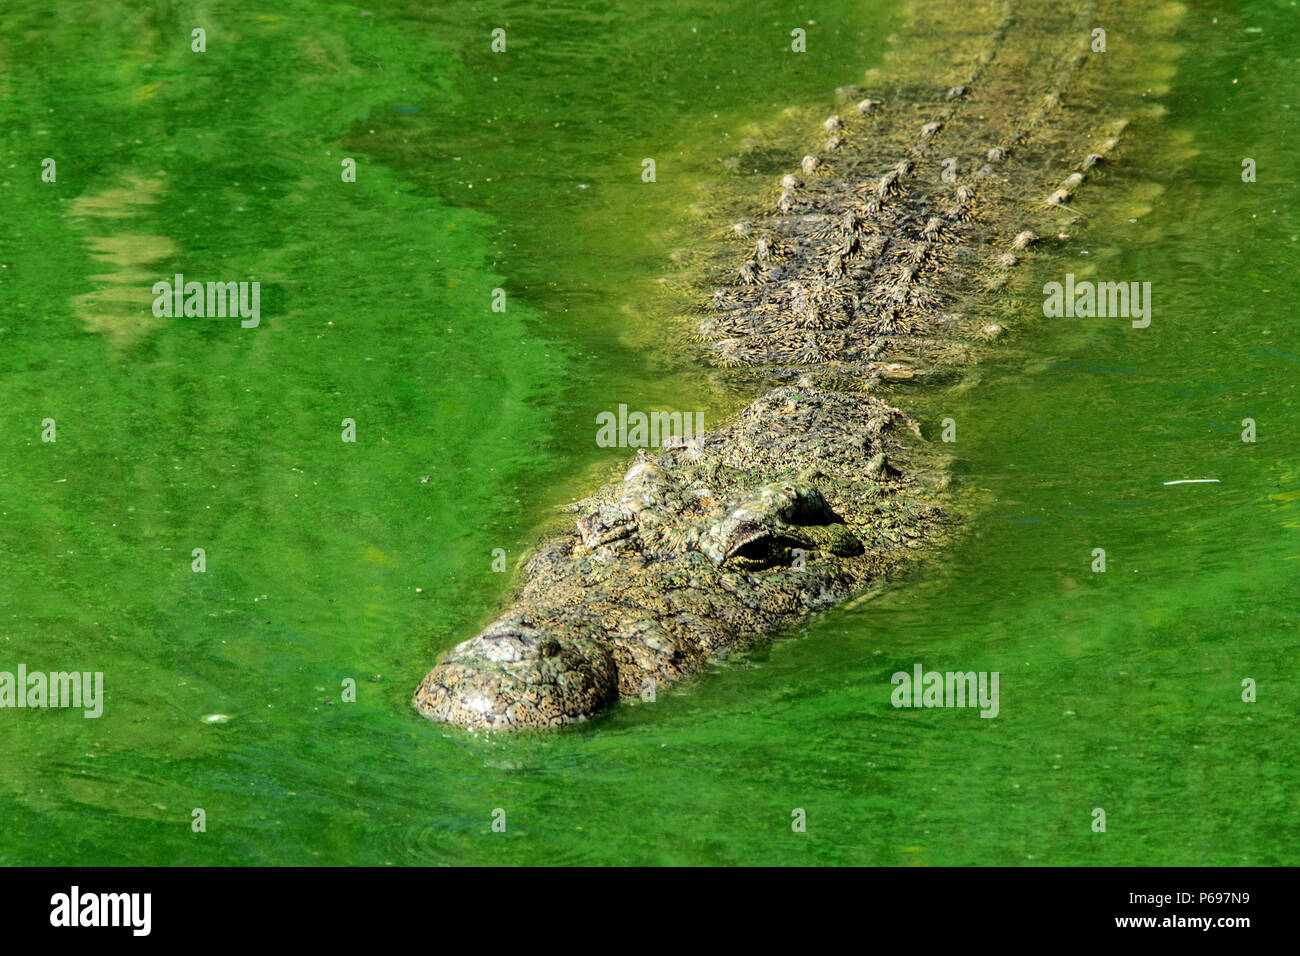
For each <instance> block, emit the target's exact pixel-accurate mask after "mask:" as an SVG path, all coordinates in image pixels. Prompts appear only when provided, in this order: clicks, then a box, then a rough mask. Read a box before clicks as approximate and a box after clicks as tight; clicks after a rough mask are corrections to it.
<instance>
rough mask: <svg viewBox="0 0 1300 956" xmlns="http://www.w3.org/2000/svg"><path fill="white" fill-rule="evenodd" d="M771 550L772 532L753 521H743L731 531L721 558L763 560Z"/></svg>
mask: <svg viewBox="0 0 1300 956" xmlns="http://www.w3.org/2000/svg"><path fill="white" fill-rule="evenodd" d="M771 552H772V532H770V531H768V530H767V528H765V527H763V526H762V525H761V524H758V523H757V522H755V521H743V522H741V523H740V524H739V525H737V526H736V529H735V530H734V531H732V532H731V537H730V538H729V539H728V540H727V549H726V552H725V555H724V557H723V560H724V561H726V560H728V559H730V558H748V559H750V560H751V561H753V560H759V561H761V560H763V559H765V558H767V557H769V556H770V555H771Z"/></svg>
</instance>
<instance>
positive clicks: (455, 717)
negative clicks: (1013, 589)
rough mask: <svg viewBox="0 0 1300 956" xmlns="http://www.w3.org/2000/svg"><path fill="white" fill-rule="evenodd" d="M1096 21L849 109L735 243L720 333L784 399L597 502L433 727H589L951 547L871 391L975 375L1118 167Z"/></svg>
mask: <svg viewBox="0 0 1300 956" xmlns="http://www.w3.org/2000/svg"><path fill="white" fill-rule="evenodd" d="M1098 6H1103V5H1102V4H1091V5H1084V7H1085V8H1084V9H1081V10H1079V11H1077V12H1062V11H1060V10H1059V9H1057V5H1055V4H1050V3H1046V2H1029V3H1024V4H1014V3H991V2H984V3H980V2H975V3H968V4H964V5H963V13H962V21H961V23H960V24H958V25H949V26H948V27H947V28H946V29H939V30H938V32H935V31H933V30H931V31H929V32H925V33H919V32H918V33H917V34H916V35H915V36H913V37H909V38H908V40H907V41H906V43H907V44H908V46H907V49H909V50H910V49H913V48H914V47H915V48H919V50H918V53H919V57H920V62H917V63H916V64H915V71H916V72H917V73H922V74H923V75H924V77H925V79H924V80H921V79H919V78H917V79H912V78H910V77H908V76H907V74H906V71H905V70H903V69H900V70H899V71H898V73H899V74H900V76H899V79H898V84H897V86H896V87H895V88H894V90H893V92H892V93H890V92H888V91H887V90H883V89H882V90H877V89H875V88H872V89H856V88H850V89H847V90H845V91H843V93H842V94H841V95H842V97H843V98H845V99H847V100H848V101H850V102H852V101H853V100H856V101H857V105H856V108H854V107H852V106H847V107H846V109H845V110H844V115H839V114H837V115H834V116H832V117H830V118H829V119H827V120H826V122H825V123H824V124H823V126H824V133H829V134H830V138H829V139H828V140H826V141H825V143H824V148H823V149H821V150H820V151H819V152H818V153H810V154H808V155H806V156H804V157H803V159H802V161H801V162H799V167H800V169H801V172H800V173H790V174H788V175H786V176H785V177H784V178H783V179H781V181H780V186H779V188H780V193H779V196H778V197H777V199H776V200H775V203H774V205H775V212H773V213H772V214H770V215H767V216H763V217H760V218H757V219H753V220H749V221H746V222H744V223H740V224H737V228H736V230H735V233H736V236H737V237H738V238H739V240H740V241H743V242H745V243H746V246H747V248H746V250H745V252H744V253H743V254H742V255H743V261H742V263H741V265H740V266H739V267H736V268H735V269H734V271H733V272H732V274H731V276H730V284H729V285H727V286H725V287H723V288H719V289H717V290H716V291H715V292H714V293H713V294H712V296H711V297H709V304H708V311H709V313H710V314H709V315H708V317H706V318H705V319H704V320H703V322H702V323H701V324H700V327H699V330H698V331H699V334H700V336H702V337H703V338H705V339H709V340H711V346H710V348H711V354H712V356H713V358H714V359H715V361H716V362H717V363H718V364H721V365H732V366H748V367H752V368H753V370H754V373H755V377H756V379H758V380H763V379H766V380H767V381H768V383H769V385H768V387H769V389H770V390H768V391H766V392H765V393H764V394H762V396H761V397H760V398H758V399H757V400H756V401H755V402H754V403H753V404H752V405H750V406H749V407H748V408H747V409H745V410H744V411H743V412H742V413H741V414H740V415H739V416H738V417H737V418H736V419H735V420H733V421H732V422H730V423H729V424H727V425H726V426H725V427H723V428H720V429H718V430H716V431H712V432H708V433H706V434H705V435H704V436H703V437H702V438H698V439H696V440H695V441H693V442H692V443H690V444H689V445H686V444H682V443H678V444H677V445H676V447H665V448H664V449H663V450H662V451H661V452H659V453H657V454H647V453H645V452H642V453H640V454H639V455H638V458H637V461H636V462H635V463H634V464H633V465H632V467H631V468H630V469H629V471H628V473H627V475H626V477H625V479H624V480H623V482H622V483H620V484H617V485H614V486H611V487H608V488H605V489H603V490H601V491H600V492H598V493H597V494H596V495H594V496H593V497H592V498H590V499H588V500H587V501H585V502H583V503H582V505H581V506H580V512H579V513H580V517H579V518H578V520H577V521H576V523H575V527H574V528H573V529H572V530H571V531H570V532H568V533H567V534H564V535H561V536H559V537H557V538H554V539H552V540H550V541H548V542H546V543H545V544H543V545H542V547H541V548H540V549H539V550H538V552H537V554H536V555H534V557H533V558H532V560H531V562H530V563H529V566H528V569H527V578H526V581H525V582H524V584H523V586H522V588H521V590H520V591H519V593H518V595H517V597H516V600H515V602H514V604H513V606H512V607H511V608H510V609H509V610H508V611H507V612H506V613H505V614H503V615H502V616H501V617H500V618H498V619H497V620H496V621H495V622H494V623H492V624H491V625H490V626H488V627H487V628H485V629H484V630H483V631H482V632H481V633H480V634H478V635H477V636H476V637H474V638H472V639H471V640H468V641H466V642H464V643H462V644H460V645H458V646H457V647H455V648H454V649H453V650H452V651H451V652H449V653H448V654H447V655H446V656H445V657H444V658H443V660H442V661H441V662H440V663H439V664H438V665H437V666H436V667H435V668H434V669H433V670H432V671H431V672H430V673H429V674H428V675H427V676H426V677H425V679H424V681H423V682H422V683H421V684H420V686H419V688H418V690H417V691H416V695H415V703H416V706H417V707H418V709H419V710H420V711H421V712H422V713H423V714H425V715H426V716H428V717H431V718H434V719H437V720H442V721H447V722H451V723H456V724H460V725H464V726H469V727H484V728H492V729H528V728H542V727H553V726H559V725H562V724H566V723H570V722H573V721H578V720H583V719H586V718H588V717H591V716H593V715H595V714H597V713H599V712H600V711H602V710H604V709H606V708H607V707H609V706H610V705H611V704H613V703H614V702H615V701H617V700H618V699H619V698H620V697H631V696H650V694H652V693H653V690H654V688H656V687H658V686H660V685H662V684H665V683H668V682H671V681H674V680H677V679H680V678H681V677H683V676H685V675H687V674H689V673H691V672H692V671H693V670H695V669H697V668H698V667H699V665H700V664H701V663H703V662H704V661H706V660H708V659H710V658H713V657H715V656H718V655H720V654H722V653H724V652H725V651H727V650H729V649H732V648H735V647H737V646H739V645H741V644H743V643H744V642H746V641H749V640H752V639H753V638H755V637H756V636H758V635H762V634H766V633H769V632H771V631H774V630H776V629H778V628H781V627H783V626H787V625H789V624H791V623H793V622H794V621H795V620H797V619H798V618H799V617H800V616H802V615H804V614H806V613H808V612H809V611H813V610H817V609H820V608H824V607H826V606H829V605H831V604H834V603H835V602H837V601H840V600H842V599H843V598H845V597H846V596H848V595H849V594H851V593H853V592H854V591H856V590H858V589H860V588H861V587H862V586H863V585H864V584H866V583H867V582H868V581H870V580H872V579H873V578H875V577H878V576H879V575H881V574H883V573H885V572H886V571H888V570H889V569H891V568H893V567H895V566H897V565H898V564H899V563H900V562H901V561H902V560H903V559H904V558H905V557H906V556H907V555H909V554H910V553H911V552H912V550H914V549H916V548H919V547H920V546H921V545H922V543H923V542H926V541H929V540H932V539H933V538H934V537H935V536H936V535H937V534H939V533H941V530H942V527H943V523H942V512H941V510H940V507H939V506H940V504H941V499H942V495H941V492H942V490H943V488H944V486H945V484H946V479H945V476H944V475H943V474H942V473H941V470H940V469H939V467H938V462H937V457H936V456H935V455H934V454H933V453H931V452H929V451H927V450H926V448H925V446H924V443H923V442H921V441H920V429H919V428H918V427H917V425H916V423H915V422H914V421H912V420H911V419H910V418H909V417H908V416H907V415H906V414H905V413H904V412H903V411H901V410H900V409H898V408H896V407H894V406H893V404H891V403H890V402H886V401H884V400H882V399H881V398H880V397H878V396H877V395H874V394H872V392H873V391H874V390H877V389H879V387H880V386H881V385H882V383H883V384H888V383H891V382H897V381H902V380H908V379H915V378H918V377H924V376H927V375H930V374H932V373H934V372H936V371H940V370H943V369H952V368H955V367H959V366H960V365H961V364H963V363H965V362H967V361H969V353H970V351H971V348H972V347H973V346H974V344H975V343H977V342H979V341H980V340H981V338H988V337H991V336H993V335H995V334H997V333H998V332H1000V331H1001V327H1000V326H998V325H996V324H988V323H985V324H981V323H980V322H978V321H975V320H972V319H969V318H967V317H966V316H965V315H963V312H962V310H965V309H967V308H968V307H969V306H972V305H974V304H978V303H979V302H980V301H981V300H985V299H987V298H988V297H990V296H993V295H996V294H998V293H999V290H1003V289H1005V288H1006V287H1007V286H1008V284H1009V283H1010V282H1011V279H1012V276H1013V274H1014V270H1016V269H1017V267H1018V266H1019V265H1020V264H1021V263H1022V261H1023V257H1024V256H1025V255H1027V254H1029V253H1030V251H1031V250H1032V248H1033V246H1034V245H1035V244H1036V243H1037V242H1038V241H1039V238H1038V237H1039V235H1040V234H1043V235H1050V234H1052V233H1054V232H1059V231H1060V229H1061V228H1062V227H1063V226H1064V225H1065V224H1066V223H1067V222H1068V220H1069V217H1070V216H1071V215H1072V213H1070V211H1069V209H1068V202H1069V201H1070V199H1071V197H1072V196H1073V194H1074V192H1075V191H1076V190H1077V189H1078V188H1079V187H1080V186H1081V185H1082V184H1083V183H1084V182H1085V180H1086V179H1087V178H1089V177H1091V176H1093V175H1094V174H1095V173H1096V172H1097V171H1098V169H1099V167H1100V166H1101V164H1102V163H1103V161H1104V160H1106V159H1108V158H1110V157H1111V155H1112V153H1113V151H1114V149H1115V147H1116V145H1117V137H1118V136H1119V134H1120V133H1121V132H1122V131H1123V129H1124V128H1125V126H1126V125H1127V123H1126V121H1125V119H1124V118H1122V117H1115V116H1103V115H1099V114H1098V113H1097V112H1096V110H1095V108H1085V107H1083V106H1079V107H1075V106H1071V105H1070V103H1071V99H1072V97H1077V98H1078V99H1079V100H1080V101H1081V102H1084V103H1086V102H1087V101H1088V100H1089V98H1093V97H1097V96H1101V95H1105V93H1106V92H1107V90H1108V89H1109V86H1110V85H1113V84H1114V82H1115V81H1114V79H1113V78H1108V77H1106V76H1105V75H1104V74H1103V75H1101V76H1100V77H1094V78H1093V79H1089V75H1090V74H1089V71H1092V72H1093V73H1094V74H1095V73H1096V65H1095V64H1094V63H1092V62H1090V60H1089V57H1090V55H1092V54H1090V53H1089V52H1088V51H1089V42H1090V32H1089V31H1090V26H1091V24H1092V20H1093V17H1094V16H1095V15H1096V12H1097V10H1096V8H1097V7H1098ZM913 7H914V11H913V12H914V15H915V18H916V20H917V22H926V23H929V22H937V23H942V22H943V21H942V19H941V16H942V11H941V10H940V9H939V8H938V5H936V4H934V3H930V2H927V0H918V2H917V3H915V4H914V5H913ZM931 8H935V9H931ZM947 15H948V16H951V14H947ZM927 47H929V48H932V49H931V51H930V52H931V53H935V52H938V53H942V54H943V56H942V57H939V56H928V57H927V56H926V52H927ZM935 64H946V65H943V66H939V67H938V68H937V69H936V67H935ZM909 80H911V82H909ZM867 94H871V96H868V95H867ZM876 95H879V99H875V98H872V96H876ZM773 380H775V382H776V387H775V388H772V387H771V385H772V383H773Z"/></svg>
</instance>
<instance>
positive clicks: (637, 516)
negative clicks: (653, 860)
mask: <svg viewBox="0 0 1300 956" xmlns="http://www.w3.org/2000/svg"><path fill="white" fill-rule="evenodd" d="M685 484H686V485H689V484H690V483H689V482H688V483H685ZM862 550H863V547H862V544H861V542H860V541H859V540H858V539H857V538H856V537H855V536H854V535H853V534H852V532H850V531H849V529H848V528H847V527H846V526H845V525H844V524H843V522H842V521H841V520H840V519H839V518H838V517H837V516H836V515H835V513H834V512H833V511H832V510H831V508H830V506H829V505H828V504H827V503H826V500H825V499H824V498H823V497H822V495H821V493H820V492H819V491H818V490H817V488H816V487H815V486H814V485H813V484H812V483H811V482H810V481H808V480H807V479H801V478H791V479H786V480H779V481H775V482H772V483H769V484H764V485H761V486H759V487H757V488H755V489H753V490H750V491H748V492H743V493H739V494H736V495H733V496H729V497H728V498H726V499H720V498H717V497H715V496H714V495H713V493H712V492H711V491H710V490H709V489H707V488H705V487H700V486H696V487H687V486H685V485H684V484H683V482H681V481H679V480H675V479H674V478H673V477H672V476H670V475H669V473H667V472H666V471H665V470H664V469H662V468H660V467H658V466H656V465H653V464H651V463H649V462H647V461H640V462H638V463H637V464H636V465H634V466H633V467H632V469H631V470H630V471H629V472H628V475H627V477H626V478H625V479H624V481H623V483H622V485H621V486H619V488H618V489H617V491H616V492H615V493H614V494H613V495H610V496H609V497H608V499H607V500H606V501H605V502H604V503H603V504H601V505H600V506H598V507H597V508H596V509H594V510H593V511H591V512H590V513H588V514H586V515H584V516H583V517H582V518H580V519H579V520H578V521H577V527H576V529H575V533H573V534H571V535H569V536H568V537H567V538H564V539H560V541H559V542H551V543H550V545H548V546H547V547H544V548H543V549H542V550H541V551H540V552H539V554H538V555H537V556H536V557H535V558H534V560H533V563H532V568H531V571H532V573H533V577H534V582H536V581H538V580H541V581H547V582H549V586H546V587H543V588H540V589H539V592H540V593H539V595H538V597H537V599H535V600H528V601H522V602H521V603H520V604H518V605H516V607H515V608H513V609H512V610H511V611H509V612H508V613H507V614H505V615H504V616H502V617H501V618H499V619H497V620H496V621H494V622H493V623H492V624H490V625H489V626H488V627H486V628H485V629H484V630H483V631H481V632H480V633H479V634H478V635H477V636H475V637H473V638H471V639H470V640H468V641H465V642H464V643H462V644H459V645H457V646H456V647H455V648H454V649H453V650H452V651H451V652H450V653H449V654H448V655H447V656H446V657H445V658H444V659H443V660H442V662H441V663H439V665H438V666H437V667H436V668H434V670H433V671H431V672H430V673H429V675H428V676H427V677H426V678H425V680H424V682H423V683H422V684H421V685H420V688H419V690H418V691H417V693H416V704H417V706H418V707H419V709H420V710H421V712H422V713H424V714H425V715H426V716H429V717H433V718H436V719H439V720H444V721H448V722H451V723H457V724H462V725H468V726H481V727H486V728H493V729H526V728H541V727H550V726H557V725H560V724H565V723H571V722H574V721H581V720H585V719H586V718H588V717H591V716H593V715H595V714H597V713H599V712H600V711H602V710H605V709H606V708H608V707H609V706H610V705H611V704H613V703H614V702H615V701H616V700H617V699H618V698H619V697H620V696H632V695H635V694H639V693H643V692H645V691H646V689H647V687H654V686H655V685H657V684H659V683H661V682H662V681H663V680H665V679H673V678H676V677H678V676H681V674H683V673H685V672H687V671H689V670H691V669H693V667H694V665H695V664H697V663H698V662H699V660H701V659H702V658H703V657H704V656H706V654H705V652H706V651H707V650H711V649H712V648H706V647H704V646H702V642H701V641H700V640H699V639H698V638H696V637H694V636H693V633H692V632H693V631H694V630H695V629H693V628H692V627H691V622H692V621H695V620H699V619H700V614H699V612H698V609H697V608H696V605H697V604H698V603H699V601H700V598H701V597H702V596H703V595H706V594H707V593H708V592H709V591H714V592H715V596H714V598H713V599H712V601H711V603H712V604H713V605H714V607H713V608H710V609H709V610H714V609H716V607H717V606H719V605H723V604H725V603H732V602H734V604H735V605H736V607H735V609H734V611H733V612H731V614H732V615H734V617H735V618H737V619H738V620H744V619H745V618H746V617H747V616H753V608H755V607H759V606H761V605H762V603H763V600H764V597H763V595H764V594H765V593H766V592H770V591H772V590H774V589H775V590H780V591H786V592H793V591H796V590H798V589H800V588H802V587H805V586H806V587H809V588H816V587H817V586H818V584H817V582H818V580H819V575H817V574H815V573H813V574H810V573H808V570H807V569H808V568H809V567H810V565H811V567H813V568H820V567H822V565H821V564H820V563H819V562H821V561H824V560H826V559H829V558H831V557H836V558H843V557H849V556H853V555H857V554H861V553H862ZM778 579H780V581H781V582H782V583H780V584H778V583H777V582H778ZM719 595H721V597H719ZM647 609H654V610H657V611H658V612H659V613H658V614H654V613H646V610H647ZM664 618H667V619H669V620H671V622H672V623H667V622H665V621H664V620H663V619H664ZM710 630H711V631H713V632H716V627H713V628H711V629H710Z"/></svg>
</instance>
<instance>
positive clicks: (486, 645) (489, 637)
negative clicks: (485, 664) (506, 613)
mask: <svg viewBox="0 0 1300 956" xmlns="http://www.w3.org/2000/svg"><path fill="white" fill-rule="evenodd" d="M476 643H477V644H478V650H479V652H480V653H481V654H482V655H483V657H485V658H486V659H487V660H489V661H493V662H494V663H498V664H513V663H516V662H518V661H525V660H531V659H533V658H536V657H540V656H541V655H542V654H543V653H545V650H544V648H543V647H542V642H541V640H540V639H539V638H537V637H534V636H533V635H531V634H525V633H522V632H520V631H496V632H493V633H489V634H483V635H481V636H480V637H479V638H478V640H477V641H476ZM552 643H553V642H552Z"/></svg>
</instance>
